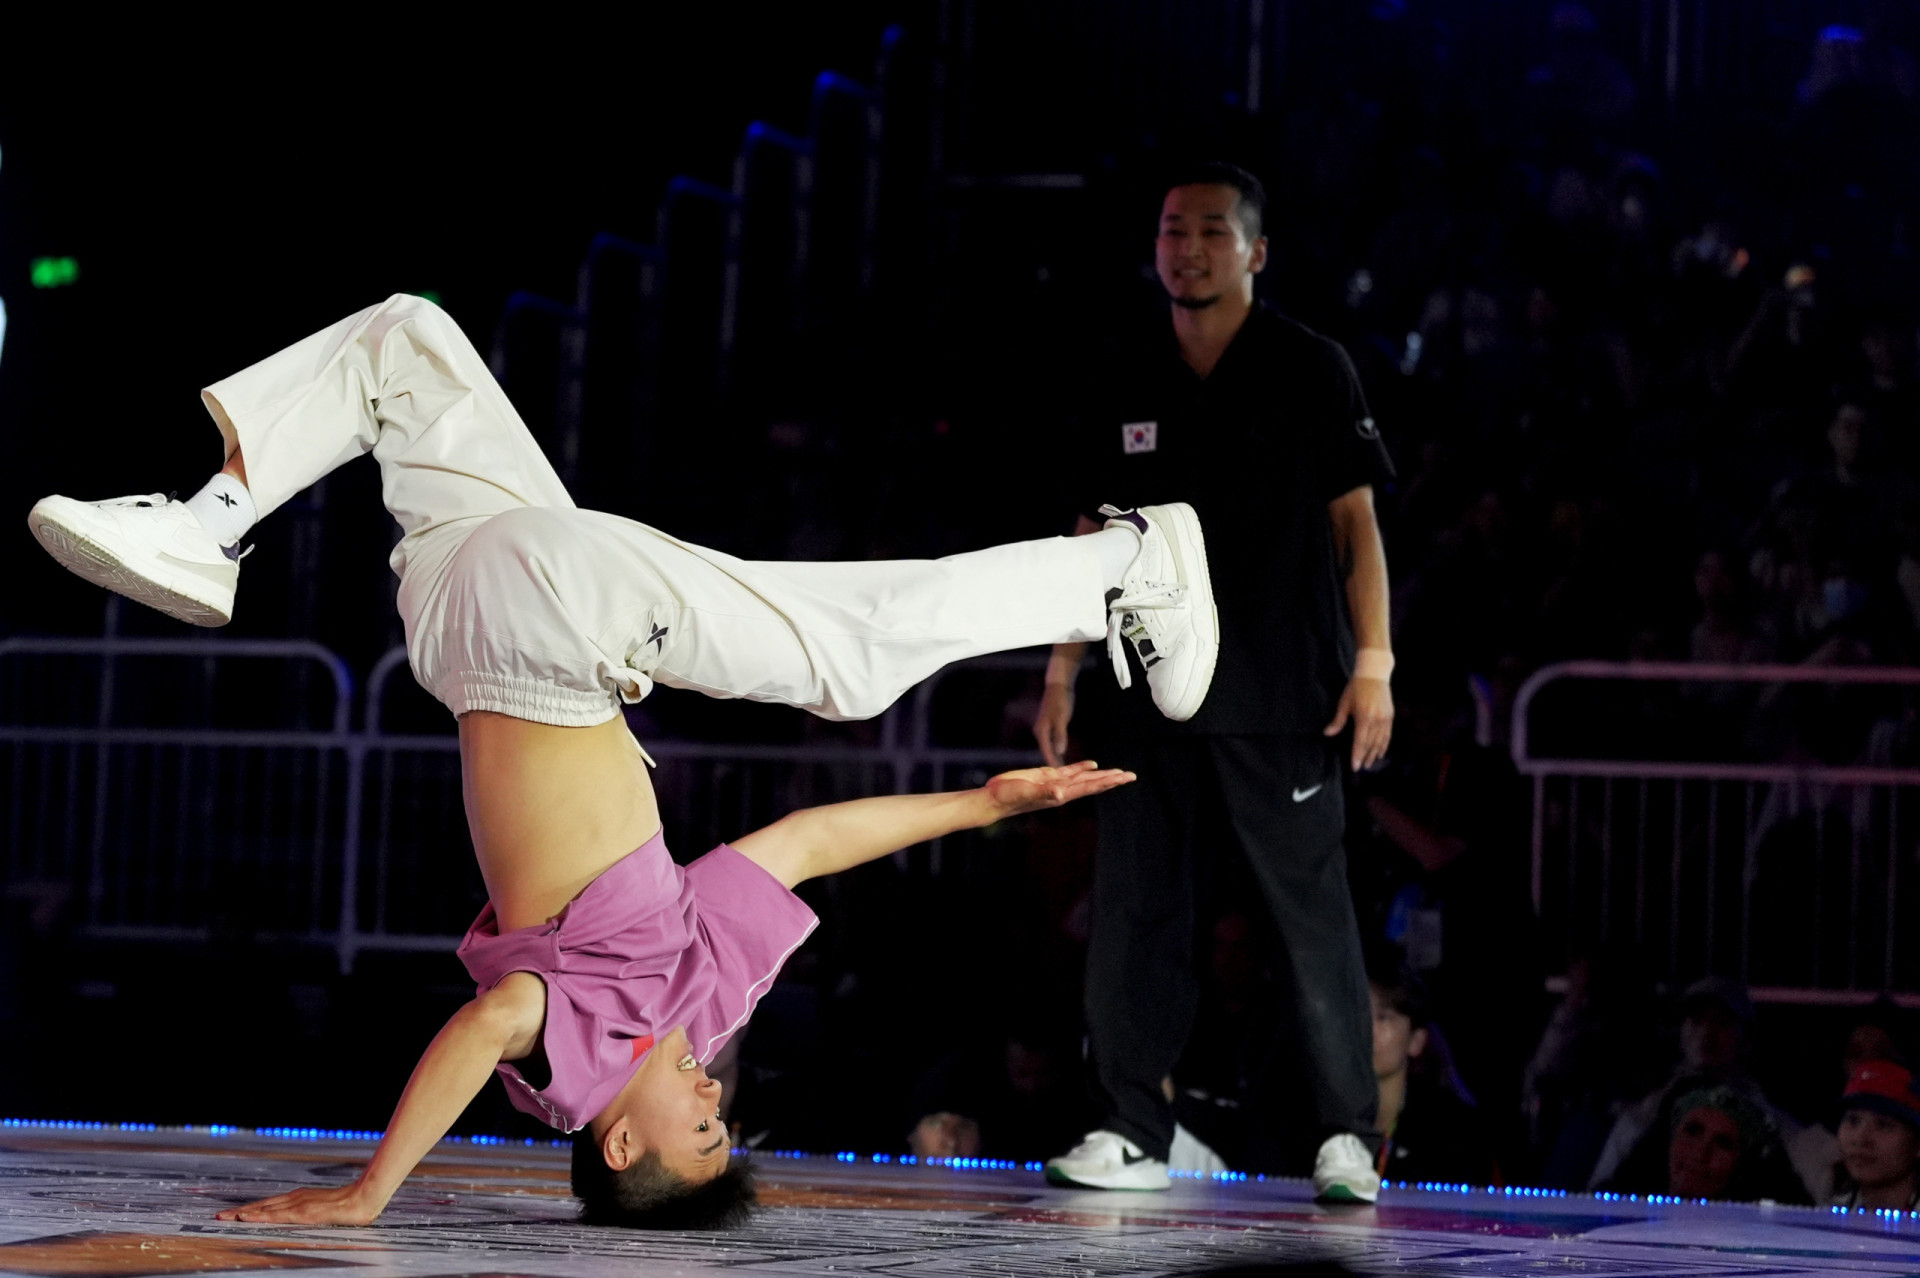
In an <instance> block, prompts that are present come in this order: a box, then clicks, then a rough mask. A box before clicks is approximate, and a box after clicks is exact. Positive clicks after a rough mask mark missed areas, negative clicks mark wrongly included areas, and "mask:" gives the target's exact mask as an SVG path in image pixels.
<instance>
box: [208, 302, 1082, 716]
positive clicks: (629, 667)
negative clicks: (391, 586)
mask: <svg viewBox="0 0 1920 1278" xmlns="http://www.w3.org/2000/svg"><path fill="white" fill-rule="evenodd" d="M202 398H203V399H204V400H205V401H206V405H207V408H208V410H209V411H210V412H211V413H212V414H213V418H214V420H215V422H217V423H218V424H219V426H220V433H221V434H222V435H223V436H225V438H226V446H227V453H228V455H229V456H231V455H232V453H233V450H234V449H236V448H238V449H240V450H241V451H242V452H243V453H244V455H245V458H246V467H247V484H248V487H249V488H250V489H251V490H252V493H253V500H254V505H255V506H256V507H257V508H258V510H259V513H260V514H261V515H262V516H265V515H266V514H267V513H268V512H270V511H272V510H273V509H275V508H276V507H278V506H280V505H281V504H282V503H284V502H285V501H286V500H287V499H288V498H289V497H291V496H292V495H293V494H294V493H296V492H298V491H300V490H301V489H302V488H305V487H306V486H307V485H308V484H311V483H313V482H314V481H315V480H316V479H318V478H320V477H321V476H322V475H324V474H326V473H327V472H328V471H330V470H332V469H333V468H334V467H336V466H339V465H340V464H341V463H343V462H346V461H349V460H351V459H353V458H355V457H358V456H360V455H361V454H363V453H366V452H369V451H370V452H372V453H373V455H374V457H375V458H376V459H377V460H378V461H379V463H380V472H381V484H382V489H383V495H384V498H385V501H386V505H387V509H388V510H389V511H390V512H392V514H393V517H394V518H395V519H397V520H398V521H399V523H400V528H401V531H402V533H403V534H404V535H403V537H402V539H401V542H400V544H399V546H398V547H396V548H395V550H394V552H393V567H394V571H395V572H397V573H399V574H400V613H401V619H402V620H403V621H404V622H405V624H406V630H407V652H408V656H409V658H410V659H411V661H412V664H413V672H414V676H415V677H416V678H417V679H419V681H420V683H421V685H422V686H424V687H425V688H426V689H427V690H428V691H429V692H431V693H432V694H433V695H434V696H436V697H438V698H439V699H440V700H441V701H443V702H445V703H446V705H447V707H448V708H449V709H450V710H452V711H453V712H454V714H456V715H458V714H464V713H465V712H467V711H469V710H493V711H498V712H500V713H502V714H510V715H514V716H516V717H518V718H522V719H531V720H534V721H536V722H539V723H551V724H559V725H562V726H569V727H586V726H591V725H593V724H597V723H604V722H606V721H607V720H608V719H611V718H613V717H614V716H615V715H616V714H618V713H619V707H620V704H621V703H622V702H623V701H624V702H632V701H638V700H640V698H642V697H644V696H646V695H647V693H648V691H650V690H651V688H652V686H653V684H654V683H662V684H666V685H667V686H669V687H675V688H692V689H694V690H696V691H699V692H704V693H706V694H708V695H709V696H715V697H745V698H747V699H749V700H754V701H773V702H780V703H784V704H787V705H796V706H803V707H805V708H806V709H808V710H812V711H813V712H814V713H816V714H819V715H822V716H824V717H826V718H829V719H861V718H867V717H869V716H871V715H875V714H878V713H880V712H881V711H882V710H885V709H886V708H887V707H888V706H889V705H891V704H892V703H893V701H894V700H895V699H896V698H897V697H899V695H900V694H901V693H902V692H905V691H906V690H907V689H908V688H910V687H912V686H913V685H914V684H916V683H918V682H919V681H920V680H922V679H924V678H926V677H927V676H928V675H930V674H932V673H933V672H934V671H935V670H938V669H939V668H940V667H941V666H943V665H946V664H947V663H948V662H951V661H958V660H960V659H962V658H965V657H971V656H978V655H980V654H982V653H988V652H997V651H1000V650H1003V649H1007V648H1022V647H1027V646H1029V645H1033V644H1044V643H1057V642H1063V641H1070V640H1090V639H1097V638H1100V637H1101V636H1102V635H1103V634H1104V633H1105V631H1106V605H1105V601H1104V591H1103V583H1102V578H1101V571H1100V564H1099V559H1098V556H1097V554H1096V552H1095V550H1094V547H1093V546H1092V545H1090V544H1089V543H1090V541H1091V539H1089V538H1070V537H1055V538H1050V539H1048V540H1044V541H1030V542H1021V543H1018V544H1015V545H1008V546H998V547H995V548H994V549H991V550H983V551H977V552H974V553H972V554H965V555H954V556H952V557H951V558H947V559H939V560H904V561H897V562H862V563H750V562H747V561H744V560H740V559H735V558H734V557H733V556H731V555H723V554H720V553H718V552H717V551H712V550H706V549H703V548H701V547H699V546H691V545H688V544H687V543H685V542H682V541H677V540H675V539H674V538H672V537H669V536H667V535H666V534H665V533H662V532H659V531H657V530H655V529H653V528H649V527H647V526H646V525H645V524H641V523H636V522H634V521H633V520H630V519H621V518H619V517H618V516H614V515H608V514H603V513H600V512H598V511H591V510H580V509H578V508H577V507H575V506H574V504H573V499H572V498H571V497H569V496H568V495H567V491H566V489H565V488H564V487H562V486H561V483H560V479H559V477H558V476H557V475H555V474H554V472H553V468H552V466H550V465H549V464H548V462H547V459H546V457H545V456H544V455H543V454H542V453H541V451H540V448H539V446H538V445H537V444H535V443H534V440H533V436H532V435H531V434H530V433H529V432H528V430H527V428H526V426H525V424H524V423H522V422H521V420H520V417H519V415H518V414H517V413H515V412H514V410H513V406H512V405H511V404H509V403H508V402H507V397H506V395H505V394H504V393H503V392H502V391H501V389H500V387H499V385H498V384H497V383H496V382H495V381H494V380H493V377H492V374H491V373H490V372H489V371H488V369H487V365H486V361H484V360H483V359H481V357H480V355H479V353H478V352H477V351H475V350H474V348H473V344H472V343H471V342H469V341H468V340H467V338H466V335H465V334H464V333H462V332H461V331H460V329H459V327H458V326H457V325H455V324H454V322H453V320H452V319H451V318H449V317H448V316H447V314H446V312H444V311H442V310H441V309H440V308H439V307H437V306H435V305H433V304H432V303H431V302H428V301H425V300H423V299H421V298H418V297H410V296H407V295H404V294H401V295H396V296H394V297H390V298H388V299H387V300H386V301H385V302H382V303H381V304H380V305H378V306H374V307H370V308H368V309H367V310H364V311H361V312H360V313H359V314H358V315H354V316H351V317H349V318H347V319H345V320H342V321H341V322H340V323H338V324H335V325H333V326H332V327H331V328H328V329H325V330H323V331H321V332H319V333H316V334H314V335H313V336H312V337H309V338H307V339H306V340H305V341H303V342H300V343H298V344H296V345H294V346H291V347H288V348H287V349H286V350H283V351H281V352H280V353H279V354H277V355H273V356H270V357H269V358H267V359H265V360H262V361H261V362H260V363H258V364H255V365H254V366H253V367H251V368H248V369H246V370H245V371H243V372H240V373H237V374H235V375H234V376H232V377H229V378H226V379H225V380H223V381H220V382H217V383H215V384H214V385H212V386H210V387H208V388H207V389H206V390H205V391H203V392H202ZM635 482H636V483H639V482H650V483H655V484H658V483H676V484H686V483H697V482H702V477H699V476H692V475H666V476H649V477H645V478H644V479H641V478H636V480H635ZM706 482H709V483H710V486H711V488H712V492H713V499H714V500H715V501H716V502H720V503H728V502H734V501H738V500H740V497H739V495H738V494H736V493H735V492H733V491H732V490H731V487H730V485H729V484H728V479H727V476H725V475H718V476H713V477H711V479H710V480H707V481H706Z"/></svg>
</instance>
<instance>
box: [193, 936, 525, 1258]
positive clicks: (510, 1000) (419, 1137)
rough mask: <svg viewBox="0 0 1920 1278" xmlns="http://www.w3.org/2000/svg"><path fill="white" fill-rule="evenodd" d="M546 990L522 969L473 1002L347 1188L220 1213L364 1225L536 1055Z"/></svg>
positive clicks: (264, 1220)
mask: <svg viewBox="0 0 1920 1278" xmlns="http://www.w3.org/2000/svg"><path fill="white" fill-rule="evenodd" d="M545 1010H546V986H545V985H544V984H542V983H541V981H540V978H539V977H537V976H534V975H533V974H532V973H529V972H515V973H512V974H511V975H509V976H507V977H506V978H505V979H504V980H502V981H501V982H500V984H498V985H496V986H494V987H493V989H491V990H489V991H488V992H487V993H485V994H483V995H481V996H480V997H479V998H477V999H475V1000H473V1002H471V1003H468V1004H467V1005H466V1006H465V1007H463V1008H461V1009H460V1010H459V1011H458V1012H455V1013H454V1014H453V1017H452V1018H451V1019H450V1020H448V1021H447V1024H446V1026H445V1028H443V1029H442V1030H441V1031H440V1032H439V1033H438V1034H436V1035H435V1036H434V1039H433V1042H432V1043H430V1044H429V1045H428V1046H427V1050H426V1052H425V1054H424V1055H422V1056H421V1057H420V1063H419V1064H418V1065H416V1066H414V1067H413V1077H412V1078H410V1079H408V1080H407V1089H406V1091H405V1092H403V1093H401V1096H400V1105H399V1107H398V1108H397V1109H396V1110H395V1111H394V1114H393V1121H392V1122H391V1123H389V1124H388V1126H387V1132H386V1135H385V1136H383V1137H381V1139H380V1145H379V1147H378V1148H377V1149H375V1150H374V1151H373V1157H372V1159H370V1160H369V1161H368V1163H367V1165H366V1167H365V1168H364V1169H363V1170H362V1171H361V1173H360V1175H359V1176H358V1177H357V1178H356V1179H355V1180H354V1181H353V1182H352V1183H351V1184H347V1185H334V1186H326V1187H320V1186H308V1187H306V1188H303V1189H295V1190H291V1191H289V1192H287V1193H284V1194H276V1195H274V1196H273V1197H271V1198H263V1199H261V1200H260V1201H258V1202H252V1203H248V1204H246V1205H245V1206H243V1207H229V1208H227V1209H226V1210H225V1211H222V1212H219V1213H217V1218H218V1219H220V1220H244V1221H248V1222H250V1223H253V1224H270V1225H364V1224H367V1223H369V1222H371V1221H372V1220H374V1219H375V1218H376V1217H378V1216H379V1215H380V1213H381V1212H382V1211H384V1210H386V1206H387V1203H388V1201H389V1200H390V1199H392V1197H393V1194H394V1191H395V1190H397V1189H399V1188H400V1184H401V1182H402V1181H404V1180H406V1178H407V1176H408V1174H409V1173H411V1172H412V1171H413V1169H414V1168H415V1167H416V1166H418V1165H419V1163H420V1160H421V1159H422V1158H424V1157H426V1155H427V1153H428V1151H429V1150H431V1149H432V1148H433V1147H434V1146H435V1145H436V1144H438V1143H439V1141H440V1138H441V1137H442V1136H445V1135H446V1134H447V1129H448V1128H449V1127H451V1126H453V1123H454V1120H455V1119H457V1118H459V1117H460V1114H461V1112H462V1111H463V1110H465V1109H466V1107H467V1105H468V1103H469V1102H470V1101H472V1100H473V1098H474V1097H475V1096H476V1095H478V1094H479V1091H480V1089H481V1088H482V1087H483V1086H485V1085H486V1081H487V1076H488V1075H489V1074H491V1073H493V1069H494V1066H495V1065H497V1064H498V1063H499V1062H501V1061H503V1060H518V1059H519V1058H520V1057H522V1056H525V1055H526V1054H527V1053H528V1052H530V1051H532V1050H533V1046H534V1043H535V1042H536V1041H537V1040H538V1037H539V1034H540V1028H541V1025H542V1023H543V1020H544V1018H545Z"/></svg>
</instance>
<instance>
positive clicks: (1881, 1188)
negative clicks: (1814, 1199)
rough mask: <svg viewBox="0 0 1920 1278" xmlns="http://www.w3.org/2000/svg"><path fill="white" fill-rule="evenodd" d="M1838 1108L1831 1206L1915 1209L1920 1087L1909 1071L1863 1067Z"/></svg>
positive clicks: (1918, 1201)
mask: <svg viewBox="0 0 1920 1278" xmlns="http://www.w3.org/2000/svg"><path fill="white" fill-rule="evenodd" d="M1840 1105H1841V1111H1842V1113H1841V1118H1840V1171H1841V1175H1840V1176H1839V1177H1838V1178H1837V1181H1838V1183H1837V1184H1836V1186H1835V1189H1836V1192H1835V1194H1834V1196H1833V1198H1832V1200H1831V1201H1832V1203H1833V1205H1834V1206H1836V1207H1848V1208H1856V1207H1857V1208H1864V1209H1866V1210H1869V1211H1880V1210H1891V1211H1913V1210H1914V1209H1915V1208H1920V1087H1916V1086H1915V1083H1914V1078H1913V1073H1912V1071H1910V1070H1909V1069H1907V1068H1906V1066H1904V1065H1896V1064H1894V1063H1893V1062H1892V1061H1867V1062H1866V1063H1865V1064H1863V1065H1861V1066H1860V1067H1859V1068H1858V1069H1856V1070H1854V1072H1853V1077H1852V1078H1851V1079H1849V1080H1848V1081H1847V1090H1846V1091H1845V1093H1843V1094H1842V1096H1841V1098H1840Z"/></svg>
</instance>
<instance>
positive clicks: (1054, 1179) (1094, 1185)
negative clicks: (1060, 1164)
mask: <svg viewBox="0 0 1920 1278" xmlns="http://www.w3.org/2000/svg"><path fill="white" fill-rule="evenodd" d="M1044 1175H1045V1176H1046V1178H1047V1183H1048V1184H1049V1185H1059V1186H1061V1187H1062V1188H1065V1189H1129V1190H1132V1191H1134V1192H1135V1193H1153V1192H1155V1191H1156V1190H1161V1189H1171V1188H1173V1182H1172V1181H1171V1180H1169V1179H1168V1178H1167V1174H1166V1173H1165V1172H1164V1171H1163V1172H1160V1173H1158V1175H1157V1176H1156V1178H1155V1180H1154V1183H1152V1184H1145V1185H1140V1184H1132V1183H1129V1182H1126V1181H1123V1180H1120V1179H1119V1178H1118V1177H1117V1176H1116V1177H1114V1178H1113V1180H1112V1183H1110V1184H1103V1183H1102V1178H1101V1177H1097V1176H1088V1177H1085V1178H1081V1177H1075V1176H1069V1175H1067V1173H1065V1172H1063V1171H1061V1170H1059V1169H1058V1168H1056V1167H1048V1168H1047V1169H1046V1171H1045V1173H1044Z"/></svg>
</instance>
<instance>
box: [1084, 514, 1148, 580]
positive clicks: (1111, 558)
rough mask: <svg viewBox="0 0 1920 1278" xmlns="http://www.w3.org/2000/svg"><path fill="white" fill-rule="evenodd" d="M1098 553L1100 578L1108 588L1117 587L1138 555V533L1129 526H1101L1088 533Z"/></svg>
mask: <svg viewBox="0 0 1920 1278" xmlns="http://www.w3.org/2000/svg"><path fill="white" fill-rule="evenodd" d="M1087 536H1088V537H1089V538H1090V539H1091V540H1092V541H1093V546H1094V549H1095V550H1097V551H1098V552H1099V554H1100V580H1101V582H1102V584H1104V585H1105V586H1106V588H1107V589H1108V590H1114V589H1117V588H1118V587H1119V585H1120V583H1121V581H1122V580H1123V579H1124V578H1125V577H1126V575H1127V569H1129V568H1131V567H1133V561H1134V560H1135V559H1137V558H1139V556H1140V534H1139V533H1137V532H1135V531H1133V529H1131V528H1102V529H1101V530H1100V531H1099V532H1097V533H1088V534H1087Z"/></svg>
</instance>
